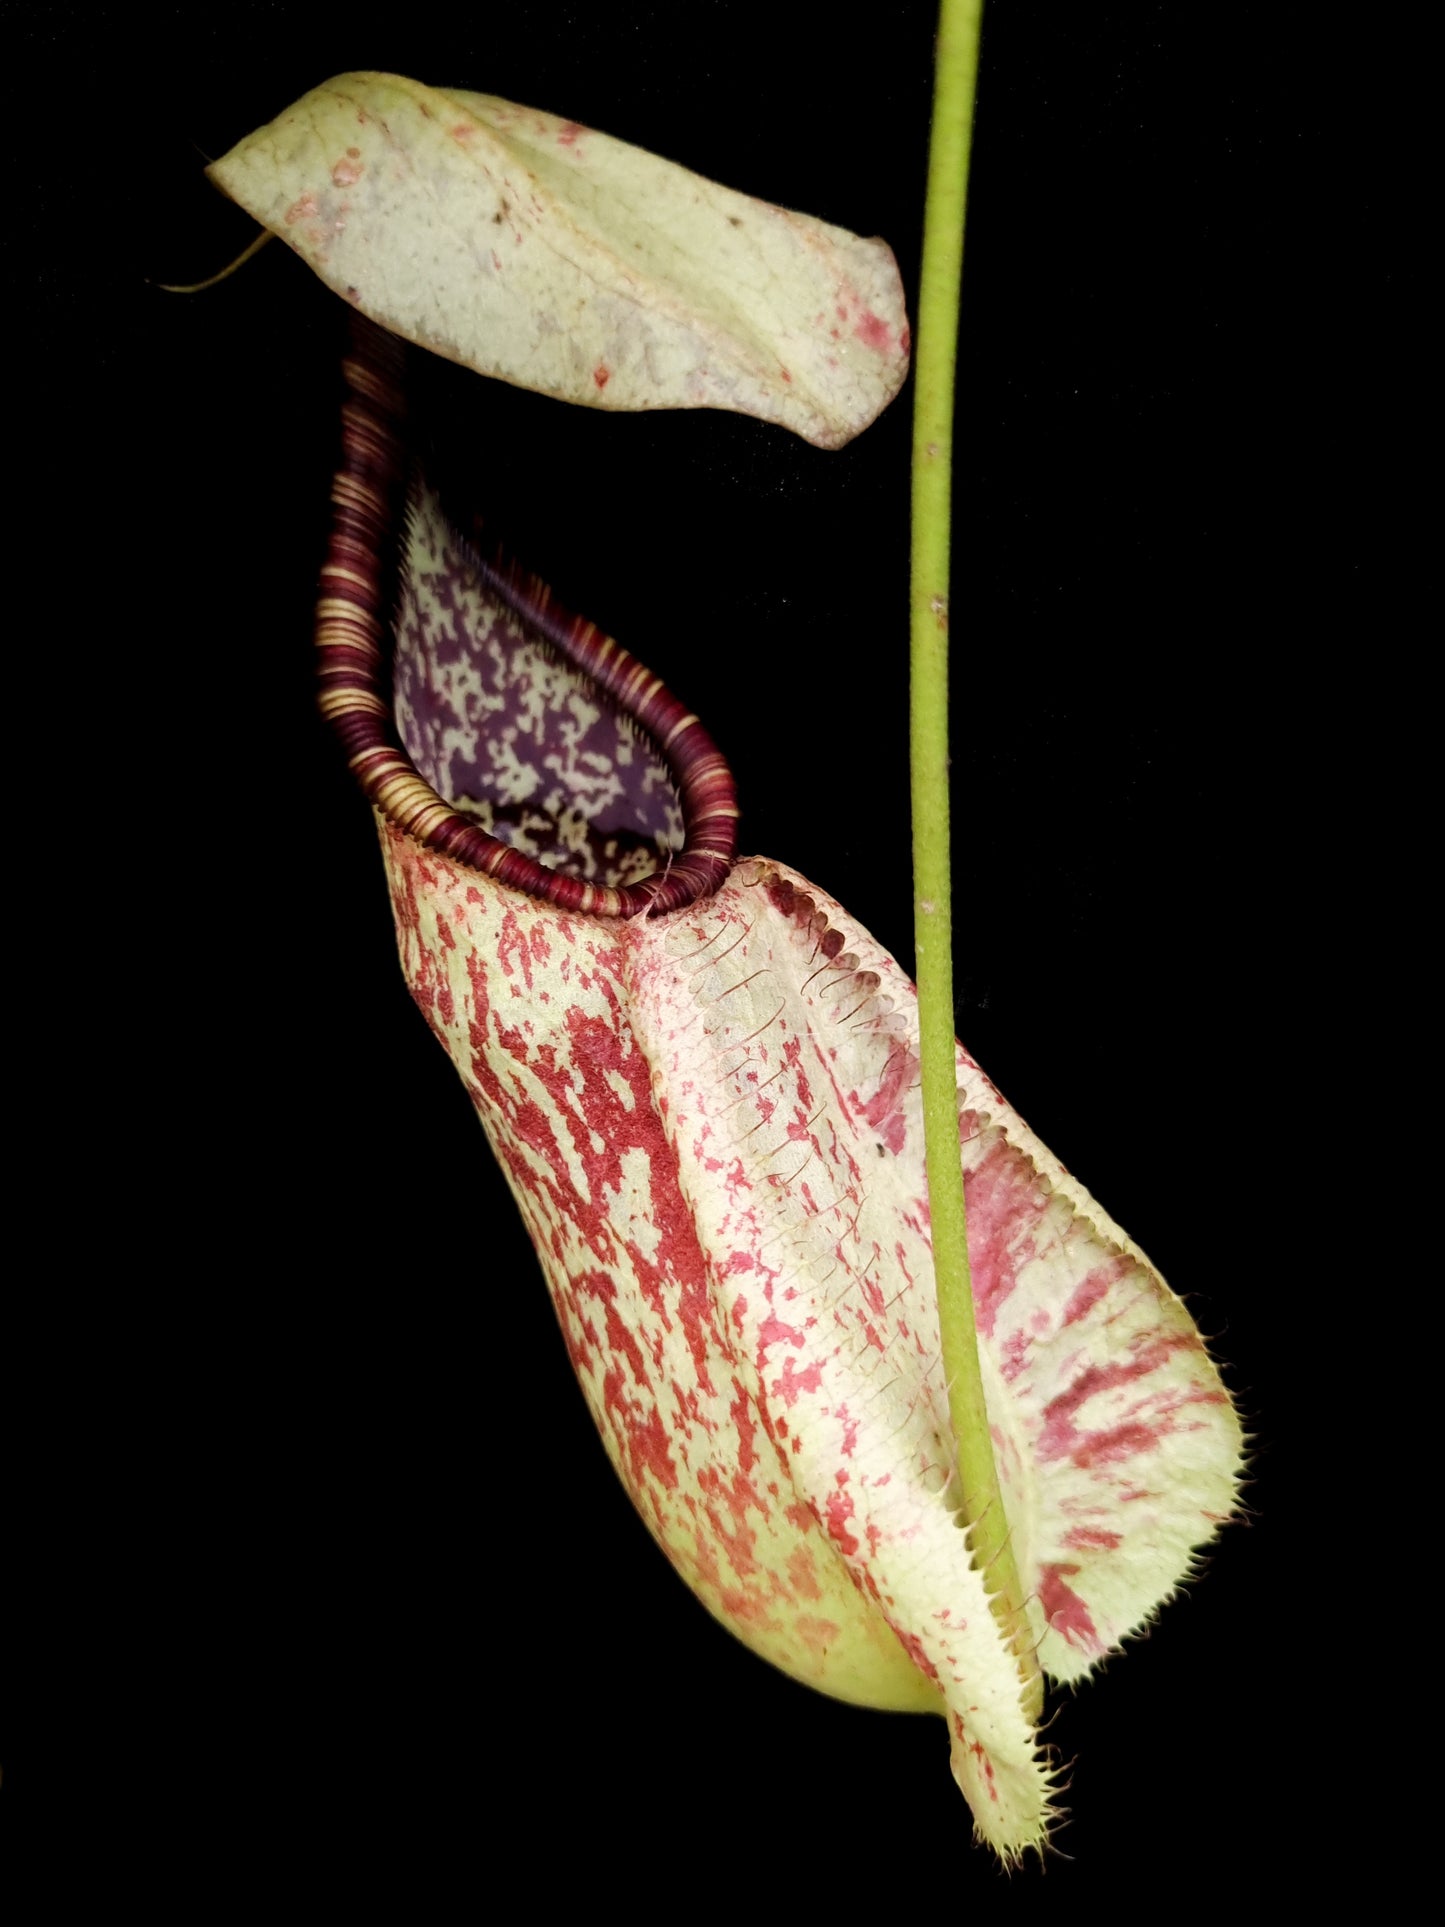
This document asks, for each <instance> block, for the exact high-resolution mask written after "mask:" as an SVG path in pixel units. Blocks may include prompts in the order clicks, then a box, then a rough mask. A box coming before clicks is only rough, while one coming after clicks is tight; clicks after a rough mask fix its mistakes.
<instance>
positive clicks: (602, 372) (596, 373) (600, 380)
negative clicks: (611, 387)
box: [592, 363, 612, 388]
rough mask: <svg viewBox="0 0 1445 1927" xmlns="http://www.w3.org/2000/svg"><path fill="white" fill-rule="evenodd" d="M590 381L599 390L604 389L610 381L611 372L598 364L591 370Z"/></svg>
mask: <svg viewBox="0 0 1445 1927" xmlns="http://www.w3.org/2000/svg"><path fill="white" fill-rule="evenodd" d="M592 379H593V380H594V381H595V382H596V384H597V386H598V387H599V388H605V387H606V386H607V384H608V382H609V381H611V379H612V370H611V369H610V368H604V367H602V365H601V364H600V363H599V364H598V366H597V367H596V368H594V369H593V370H592Z"/></svg>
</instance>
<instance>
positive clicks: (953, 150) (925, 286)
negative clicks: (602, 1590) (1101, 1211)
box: [910, 0, 1043, 1719]
mask: <svg viewBox="0 0 1445 1927" xmlns="http://www.w3.org/2000/svg"><path fill="white" fill-rule="evenodd" d="M982 15H983V0H942V4H941V6H940V9H939V22H938V42H937V47H936V50H935V56H934V94H933V130H932V134H931V136H930V139H929V150H928V198H927V202H926V205H925V210H924V223H923V276H922V284H921V287H920V290H919V297H918V343H917V352H916V356H915V360H914V371H913V381H914V389H913V581H912V590H911V606H910V629H911V637H912V653H911V698H910V738H911V756H912V787H913V915H914V932H915V943H916V948H917V959H918V1022H919V1030H920V1034H921V1055H922V1071H923V1125H924V1142H925V1146H926V1150H927V1162H928V1198H929V1215H930V1219H931V1223H932V1236H933V1265H934V1272H935V1275H936V1278H937V1289H938V1324H939V1332H940V1335H941V1338H942V1345H943V1370H944V1374H945V1377H946V1380H947V1384H948V1410H949V1417H950V1418H951V1420H952V1422H953V1435H954V1443H955V1447H956V1450H957V1461H956V1464H957V1473H956V1480H957V1486H958V1489H959V1491H960V1493H961V1497H962V1506H963V1517H964V1523H965V1525H966V1526H967V1527H968V1528H969V1529H970V1532H969V1545H970V1549H971V1551H972V1555H973V1563H974V1565H975V1567H976V1568H977V1569H978V1570H979V1571H980V1572H981V1573H982V1574H983V1575H984V1583H985V1586H986V1588H987V1590H988V1593H989V1604H990V1606H991V1607H992V1609H993V1612H994V1616H995V1617H996V1618H997V1620H998V1622H999V1625H1000V1627H1001V1628H1002V1630H1003V1633H1004V1637H1005V1638H1006V1639H1007V1640H1008V1641H1009V1644H1010V1646H1011V1647H1012V1649H1013V1652H1014V1654H1015V1656H1016V1658H1017V1659H1018V1662H1019V1672H1020V1676H1021V1678H1022V1680H1023V1685H1024V1692H1025V1703H1026V1705H1027V1707H1028V1710H1029V1713H1030V1715H1031V1717H1033V1718H1035V1719H1036V1718H1037V1717H1038V1714H1039V1712H1040V1711H1041V1710H1042V1706H1043V1682H1042V1679H1041V1677H1040V1675H1039V1670H1038V1664H1037V1661H1036V1660H1035V1659H1034V1657H1033V1654H1032V1651H1031V1646H1032V1641H1031V1639H1030V1636H1029V1630H1028V1621H1027V1619H1026V1617H1025V1615H1024V1610H1023V1591H1022V1588H1021V1586H1020V1584H1019V1576H1018V1564H1017V1561H1016V1560H1015V1558H1014V1552H1013V1545H1012V1543H1011V1541H1010V1538H1009V1527H1008V1518H1007V1515H1006V1514H1005V1512H1004V1505H1003V1497H1002V1494H1001V1493H1000V1491H999V1483H998V1470H997V1468H996V1466H995V1465H994V1457H993V1444H992V1441H991V1439H990V1437H989V1426H988V1412H987V1409H986V1407H985V1405H984V1395H983V1378H982V1376H981V1374H980V1371H979V1362H978V1341H977V1336H976V1333H975V1329H974V1318H973V1288H972V1284H971V1282H970V1278H969V1268H968V1228H967V1222H966V1219H965V1215H964V1201H963V1173H962V1169H961V1166H960V1162H959V1152H958V1084H957V1070H956V1066H955V1061H954V1024H953V913H952V884H951V877H950V868H949V864H950V859H949V825H948V782H949V757H948V627H949V603H948V552H949V528H950V520H951V507H952V501H951V494H952V489H951V484H952V467H953V461H952V456H953V384H954V366H955V362H956V360H957V348H958V315H959V286H960V282H961V279H962V273H963V226H964V212H965V208H966V206H967V200H968V161H969V148H970V145H971V141H972V135H973V98H974V88H975V83H976V81H977V77H978V38H979V23H980V20H981V18H982Z"/></svg>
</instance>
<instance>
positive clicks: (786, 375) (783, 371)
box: [778, 365, 793, 381]
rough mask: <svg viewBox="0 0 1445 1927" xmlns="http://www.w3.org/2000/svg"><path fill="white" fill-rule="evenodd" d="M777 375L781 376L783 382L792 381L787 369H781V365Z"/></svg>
mask: <svg viewBox="0 0 1445 1927" xmlns="http://www.w3.org/2000/svg"><path fill="white" fill-rule="evenodd" d="M778 373H779V374H780V375H781V376H782V378H783V380H784V381H791V380H792V379H793V377H792V376H791V375H790V374H789V373H788V371H787V369H786V368H784V367H782V366H781V365H779V368H778Z"/></svg>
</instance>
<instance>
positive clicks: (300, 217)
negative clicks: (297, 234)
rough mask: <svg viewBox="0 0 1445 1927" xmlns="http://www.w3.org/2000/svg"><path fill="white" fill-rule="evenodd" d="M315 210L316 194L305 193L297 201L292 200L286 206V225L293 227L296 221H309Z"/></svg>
mask: <svg viewBox="0 0 1445 1927" xmlns="http://www.w3.org/2000/svg"><path fill="white" fill-rule="evenodd" d="M315 212H316V196H315V195H314V194H311V193H306V194H303V195H302V196H301V199H300V200H299V201H293V202H292V203H291V205H290V207H288V208H287V210H286V214H285V221H286V225H287V227H295V225H296V223H297V222H298V221H309V220H310V219H311V217H312V215H313V214H315Z"/></svg>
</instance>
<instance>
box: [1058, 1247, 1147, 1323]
mask: <svg viewBox="0 0 1445 1927" xmlns="http://www.w3.org/2000/svg"><path fill="white" fill-rule="evenodd" d="M1133 1266H1134V1261H1133V1259H1131V1258H1127V1257H1124V1256H1123V1255H1122V1254H1121V1255H1120V1256H1119V1257H1117V1258H1110V1259H1109V1260H1108V1262H1107V1263H1105V1264H1102V1265H1095V1267H1094V1269H1093V1270H1092V1271H1091V1272H1090V1273H1089V1274H1088V1276H1087V1277H1086V1278H1083V1279H1081V1280H1080V1281H1079V1283H1078V1284H1077V1285H1075V1287H1074V1289H1073V1291H1072V1293H1071V1294H1070V1297H1069V1302H1068V1304H1067V1305H1065V1307H1064V1323H1065V1324H1066V1325H1077V1324H1078V1322H1079V1320H1080V1319H1081V1318H1082V1317H1084V1315H1085V1314H1086V1313H1087V1312H1091V1311H1092V1310H1093V1309H1094V1307H1095V1305H1097V1304H1098V1302H1099V1300H1100V1299H1101V1298H1102V1297H1104V1296H1105V1294H1106V1293H1107V1292H1108V1291H1109V1290H1110V1288H1111V1287H1112V1286H1114V1285H1117V1284H1118V1282H1119V1280H1120V1279H1121V1278H1123V1277H1124V1276H1125V1275H1126V1274H1127V1273H1128V1272H1129V1271H1131V1270H1132V1269H1133Z"/></svg>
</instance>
